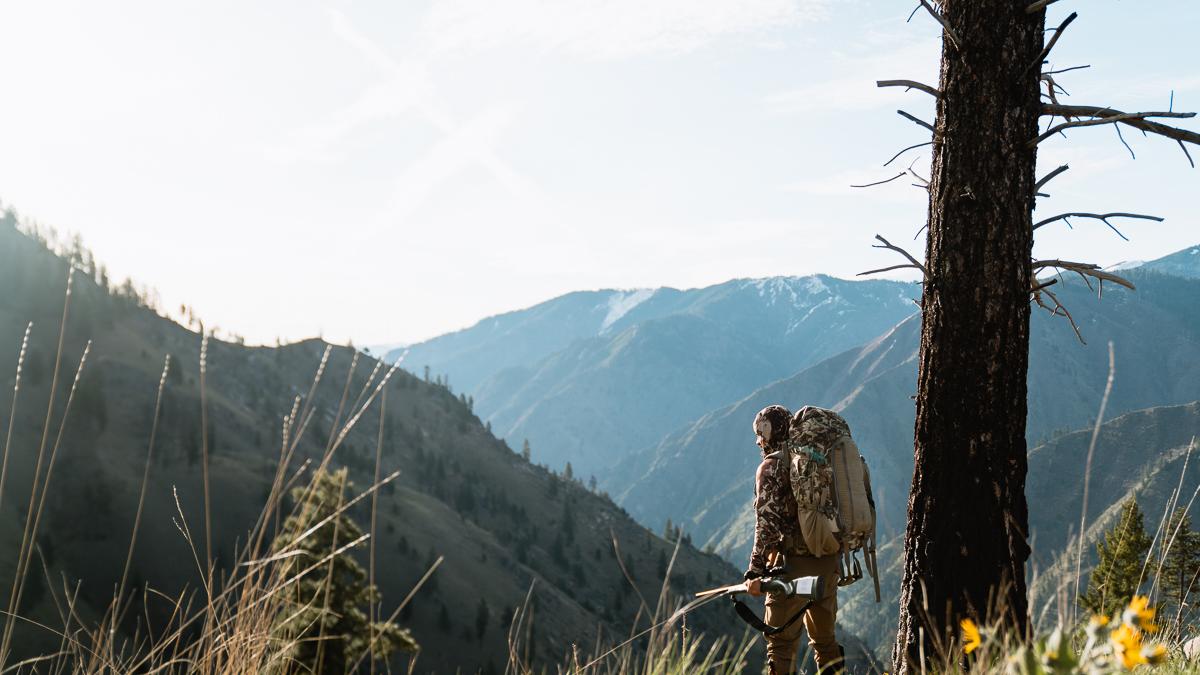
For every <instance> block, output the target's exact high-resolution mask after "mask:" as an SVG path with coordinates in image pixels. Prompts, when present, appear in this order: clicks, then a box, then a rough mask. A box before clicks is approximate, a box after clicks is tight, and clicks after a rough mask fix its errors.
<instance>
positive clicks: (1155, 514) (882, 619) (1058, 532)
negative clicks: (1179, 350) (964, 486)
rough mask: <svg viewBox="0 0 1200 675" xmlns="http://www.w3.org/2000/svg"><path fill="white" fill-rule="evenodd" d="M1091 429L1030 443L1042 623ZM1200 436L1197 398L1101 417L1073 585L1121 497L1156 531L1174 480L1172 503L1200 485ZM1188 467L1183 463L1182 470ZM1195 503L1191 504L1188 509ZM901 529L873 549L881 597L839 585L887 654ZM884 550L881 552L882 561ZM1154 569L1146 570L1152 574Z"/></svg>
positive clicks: (855, 618)
mask: <svg viewBox="0 0 1200 675" xmlns="http://www.w3.org/2000/svg"><path fill="white" fill-rule="evenodd" d="M1091 437H1092V430H1091V429H1083V430H1079V431H1075V432H1071V433H1067V434H1063V435H1061V436H1059V437H1058V438H1056V439H1054V440H1053V441H1050V442H1048V443H1045V444H1043V445H1040V446H1038V447H1036V448H1034V449H1033V450H1031V451H1030V453H1029V479H1028V483H1027V485H1026V492H1027V495H1028V499H1029V526H1030V538H1031V542H1032V544H1033V554H1032V556H1031V559H1030V564H1029V567H1028V569H1029V575H1030V582H1031V584H1030V588H1029V594H1030V596H1029V597H1030V602H1029V606H1030V608H1031V611H1032V612H1033V616H1034V619H1035V621H1037V622H1038V623H1039V624H1040V625H1041V626H1043V627H1044V628H1046V629H1049V628H1050V627H1053V626H1054V625H1056V623H1057V620H1058V617H1057V611H1058V609H1059V606H1060V605H1059V599H1060V594H1061V593H1062V592H1063V590H1064V589H1065V590H1066V591H1067V592H1068V593H1070V592H1072V591H1073V589H1074V579H1075V553H1076V549H1075V545H1076V540H1075V538H1074V537H1075V534H1076V533H1077V532H1078V530H1079V516H1080V509H1081V507H1082V503H1083V500H1082V497H1083V475H1084V469H1085V466H1086V459H1087V451H1088V445H1089V443H1090V441H1091ZM1193 438H1200V402H1193V403H1189V404H1186V405H1179V406H1159V407H1155V408H1148V409H1146V410H1138V411H1135V412H1130V413H1126V414H1124V415H1121V416H1120V417H1117V418H1116V419H1112V420H1110V421H1108V422H1106V423H1105V424H1104V425H1103V426H1102V427H1101V431H1100V435H1099V436H1098V438H1097V443H1096V451H1095V456H1094V457H1093V459H1092V474H1091V481H1090V483H1089V487H1088V510H1087V521H1086V522H1087V531H1086V535H1085V540H1084V549H1083V560H1082V565H1081V577H1082V578H1081V582H1080V588H1086V586H1087V575H1088V574H1089V572H1090V569H1091V566H1092V565H1094V564H1095V550H1096V547H1095V544H1096V542H1097V541H1099V540H1100V539H1101V538H1102V537H1103V535H1104V532H1105V531H1106V530H1107V529H1108V528H1110V527H1112V526H1113V524H1114V523H1115V522H1116V519H1117V517H1118V515H1119V509H1120V505H1121V503H1122V502H1124V501H1125V500H1126V499H1127V498H1130V497H1134V498H1136V499H1137V500H1138V504H1139V505H1140V506H1141V508H1142V512H1143V513H1144V514H1145V518H1146V528H1147V530H1148V531H1149V533H1150V534H1154V532H1155V530H1156V529H1157V528H1158V527H1159V522H1160V521H1161V519H1162V517H1163V515H1164V514H1165V513H1166V509H1167V505H1168V500H1169V499H1170V498H1171V494H1172V492H1173V491H1175V490H1176V489H1179V494H1181V495H1182V496H1181V497H1179V498H1178V501H1177V503H1176V504H1175V505H1176V506H1187V505H1188V501H1189V499H1190V498H1191V496H1192V495H1193V494H1194V493H1195V491H1196V489H1197V487H1200V466H1197V462H1196V460H1197V458H1198V455H1197V451H1200V446H1196V447H1195V448H1194V449H1193V450H1192V452H1191V453H1190V455H1191V456H1190V457H1189V452H1188V448H1189V446H1190V444H1191V442H1192V439H1193ZM1185 468H1186V471H1185ZM1196 511H1197V509H1196V507H1195V506H1193V508H1192V511H1191V513H1192V516H1193V519H1194V518H1195V516H1196ZM901 539H902V537H896V538H894V539H892V540H891V541H889V542H888V543H887V544H886V545H884V546H883V547H881V549H880V554H879V557H880V567H881V571H882V574H881V576H882V581H881V585H882V588H883V591H884V598H883V603H882V604H881V605H877V604H875V601H874V600H875V599H874V595H873V593H870V592H869V589H868V588H866V587H865V584H859V585H858V586H855V587H852V588H850V589H848V590H849V592H848V593H844V594H843V597H842V598H839V601H840V602H841V603H842V608H841V617H842V620H843V621H844V622H845V623H846V625H848V626H852V627H853V629H854V630H855V631H857V632H858V634H860V635H869V636H872V638H873V639H872V640H870V644H871V645H873V646H874V647H875V649H876V650H877V651H876V653H877V654H878V655H879V656H881V657H884V656H886V654H887V652H888V651H889V650H890V648H891V642H892V639H893V636H894V635H895V630H896V607H897V606H898V604H897V602H898V594H899V587H900V572H901V571H902V570H901V566H900V554H901V546H902V545H903V542H902V541H901ZM885 560H886V562H885ZM1154 576H1155V570H1154V569H1150V570H1149V571H1148V573H1147V580H1148V584H1147V587H1148V586H1149V583H1152V581H1153V578H1154Z"/></svg>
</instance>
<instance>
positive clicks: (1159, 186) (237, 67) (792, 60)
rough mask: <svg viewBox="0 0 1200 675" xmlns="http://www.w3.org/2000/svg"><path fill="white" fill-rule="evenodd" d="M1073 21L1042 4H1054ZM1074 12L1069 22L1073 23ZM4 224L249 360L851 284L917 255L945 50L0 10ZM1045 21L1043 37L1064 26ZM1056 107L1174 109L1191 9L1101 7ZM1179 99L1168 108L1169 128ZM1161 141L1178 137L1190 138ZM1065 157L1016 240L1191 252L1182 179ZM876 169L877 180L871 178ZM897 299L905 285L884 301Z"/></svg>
mask: <svg viewBox="0 0 1200 675" xmlns="http://www.w3.org/2000/svg"><path fill="white" fill-rule="evenodd" d="M1063 4H1068V3H1063ZM1076 4H1077V3H1076ZM0 7H3V9H2V10H0V82H2V83H3V89H2V91H3V104H2V105H0V200H2V201H3V203H4V204H5V205H7V206H11V207H13V208H15V209H16V210H17V211H18V212H19V213H21V214H22V215H23V216H24V217H26V218H28V219H31V220H34V221H37V222H40V223H44V224H46V225H50V226H53V227H55V228H57V229H59V230H60V231H63V232H69V233H79V234H80V235H81V236H82V237H83V240H84V242H85V243H86V244H87V245H88V246H89V247H90V248H92V249H93V250H94V251H95V253H96V255H97V257H98V258H99V259H100V260H101V261H103V262H105V263H106V264H107V265H108V267H109V269H110V270H111V273H112V274H113V276H119V277H124V276H131V277H133V278H134V279H135V280H137V281H138V282H141V283H144V284H146V285H149V286H152V287H154V288H156V289H158V291H159V293H160V295H161V297H162V300H163V303H162V304H163V306H164V307H168V308H169V307H176V306H178V305H179V304H180V303H187V304H189V305H191V306H192V307H194V308H195V310H196V312H197V313H198V315H199V316H201V317H203V318H204V319H205V320H206V321H208V322H209V323H210V324H217V325H219V326H221V327H223V328H224V329H226V330H228V331H233V332H237V333H240V334H242V335H245V336H246V337H247V339H248V340H249V341H251V342H264V343H267V342H274V340H275V338H276V337H281V338H283V339H285V340H290V339H297V338H302V337H307V336H312V335H316V334H321V335H323V336H324V337H326V338H329V339H333V340H338V341H345V340H347V339H353V340H354V341H355V342H356V343H358V344H375V343H391V342H400V341H410V340H419V339H424V338H427V337H431V336H433V335H436V334H439V333H443V332H446V331H449V330H454V329H457V328H461V327H465V326H467V325H469V324H472V323H474V322H475V321H477V320H478V319H480V318H483V317H484V316H487V315H490V314H495V313H498V312H502V311H507V310H511V309H516V308H519V307H524V306H528V305H531V304H533V303H536V302H539V301H541V300H545V299H548V298H550V297H553V296H555V295H558V294H561V293H564V292H568V291H572V290H579V289H594V288H602V287H617V288H632V287H647V286H661V285H670V286H676V287H693V286H701V285H707V284H712V283H718V282H721V281H725V280H728V279H730V278H735V277H761V276H770V275H803V274H810V273H816V272H823V273H828V274H832V275H836V276H842V277H850V276H853V275H854V274H856V273H858V272H861V271H863V270H867V269H871V268H875V267H883V266H886V265H889V264H894V263H895V262H896V261H897V259H896V258H894V257H893V254H890V253H887V252H883V251H878V250H874V249H872V248H871V243H872V238H873V236H874V235H875V234H877V233H878V234H882V235H884V236H885V237H888V238H889V239H890V240H892V241H893V242H894V243H898V244H902V245H904V246H906V247H909V248H910V250H912V251H914V252H920V251H923V242H922V241H921V240H915V241H914V239H913V236H914V234H916V233H917V231H918V229H919V228H920V227H921V225H922V223H923V222H924V218H925V207H926V192H925V191H924V190H923V189H921V188H918V187H913V186H912V185H911V184H912V183H913V182H916V181H915V180H914V179H911V178H906V179H903V180H896V181H893V182H891V183H888V184H886V185H881V186H877V187H873V188H866V189H855V188H851V187H849V186H850V185H851V184H854V183H868V182H872V181H878V180H882V179H885V178H890V177H892V176H894V175H895V174H896V173H897V172H898V171H900V170H903V169H905V168H907V167H909V165H910V163H912V162H913V161H914V160H916V162H915V164H913V165H912V168H913V170H914V171H915V172H917V173H918V174H920V175H926V176H927V175H928V173H927V171H928V163H929V152H928V148H919V149H917V150H914V151H911V152H909V153H907V154H905V155H903V156H902V157H901V158H899V159H897V160H896V162H894V163H893V164H892V165H891V166H889V167H886V168H885V167H884V166H882V165H883V163H884V162H885V161H886V160H887V159H888V158H889V157H891V156H892V155H893V154H894V153H895V152H896V151H898V150H900V149H901V148H903V147H905V146H909V145H913V144H916V143H920V142H922V141H925V140H927V138H928V134H927V132H925V131H924V130H923V129H921V128H920V127H918V126H916V125H914V124H912V123H911V122H908V121H906V120H904V119H902V118H900V117H899V116H898V115H896V113H895V110H896V109H897V108H903V109H904V110H906V111H908V112H910V113H912V114H914V115H916V116H918V117H922V118H924V119H926V120H932V116H933V112H932V99H931V98H930V97H928V96H926V95H924V94H921V93H919V92H908V93H905V92H904V91H902V90H899V89H877V88H876V87H875V85H874V82H875V80H877V79H889V78H909V79H916V80H921V81H924V82H928V83H930V84H936V80H937V59H938V55H939V48H940V40H939V30H938V27H937V25H936V24H935V23H934V22H933V20H932V19H931V18H930V17H929V16H928V15H927V14H924V13H918V14H917V15H915V16H914V17H913V18H912V20H911V21H910V22H906V18H907V17H908V15H909V12H910V11H911V10H912V5H911V4H910V3H897V2H883V1H881V0H858V1H845V2H839V1H837V0H656V1H653V2H646V1H645V0H616V1H614V2H603V3H597V2H590V1H588V0H506V1H504V2H496V1H494V0H493V1H488V0H478V1H475V0H432V2H405V3H394V2H390V3H388V2H378V3H369V2H368V3H360V2H354V3H350V2H310V1H306V0H302V1H300V2H292V1H276V2H254V3H246V2H229V1H226V0H212V1H209V2H204V3H167V2H161V1H153V2H151V1H143V2H127V3H121V4H120V5H119V6H118V5H114V4H112V3H97V2H15V1H5V2H3V3H0ZM1058 7H1059V5H1052V6H1051V7H1050V16H1049V17H1048V20H1047V23H1048V24H1051V25H1056V24H1057V23H1058V22H1059V21H1060V20H1061V18H1062V16H1063V15H1064V14H1065V12H1066V11H1068V10H1059V9H1058ZM1074 9H1077V10H1078V11H1079V12H1080V18H1079V19H1078V20H1077V21H1076V22H1075V23H1074V24H1073V25H1072V26H1071V28H1070V29H1069V30H1068V31H1067V33H1066V34H1065V35H1064V36H1063V38H1062V41H1061V42H1060V43H1059V45H1058V46H1057V47H1056V48H1055V50H1054V53H1053V66H1055V67H1059V68H1061V67H1068V66H1076V65H1084V64H1090V65H1091V68H1089V69H1084V70H1079V71H1074V72H1071V73H1066V74H1064V75H1062V76H1061V83H1062V84H1063V86H1065V88H1066V89H1067V90H1068V91H1069V92H1070V93H1071V95H1072V96H1071V97H1070V99H1069V101H1070V102H1072V103H1077V104H1095V105H1102V106H1111V107H1113V108H1118V109H1121V110H1127V111H1128V110H1135V109H1136V110H1151V109H1153V110H1164V109H1166V108H1167V107H1168V105H1173V106H1174V109H1175V110H1198V109H1200V56H1198V53H1200V52H1197V50H1196V44H1195V39H1196V35H1195V31H1196V26H1200V3H1197V2H1195V0H1163V1H1161V2H1154V3H1139V2H1118V1H1116V0H1097V1H1096V2H1091V3H1087V4H1086V6H1079V7H1075V8H1074ZM1172 92H1173V103H1172V102H1171V101H1172V98H1171V97H1172ZM1181 126H1184V127H1186V128H1189V129H1200V125H1198V124H1197V123H1196V122H1195V121H1194V120H1182V124H1181ZM1125 140H1127V141H1128V142H1129V144H1130V145H1131V146H1132V148H1133V151H1134V152H1135V153H1136V155H1137V159H1136V160H1134V159H1132V158H1131V157H1130V154H1129V152H1128V151H1127V150H1126V149H1125V148H1124V147H1123V146H1122V145H1121V142H1120V141H1119V140H1118V138H1117V136H1116V133H1115V132H1114V129H1113V127H1111V126H1104V127H1098V128H1092V129H1075V130H1072V131H1071V132H1070V133H1069V137H1068V138H1061V137H1060V138H1056V139H1052V140H1050V141H1048V142H1046V143H1045V144H1043V146H1042V150H1041V152H1040V156H1041V169H1040V171H1039V172H1040V173H1043V174H1044V173H1046V172H1048V171H1049V170H1050V169H1052V168H1054V167H1056V166H1058V165H1060V164H1069V165H1070V167H1071V168H1070V170H1069V171H1067V172H1066V173H1065V174H1063V175H1062V176H1059V177H1058V178H1055V179H1054V181H1053V182H1051V183H1050V184H1049V185H1047V187H1046V192H1049V193H1050V194H1051V195H1052V198H1051V199H1049V200H1045V199H1043V200H1041V202H1040V203H1039V207H1038V209H1039V213H1042V214H1047V215H1050V214H1054V213H1058V212H1062V211H1096V212H1102V211H1134V212H1141V213H1151V214H1155V215H1159V216H1163V217H1165V218H1166V221H1165V222H1163V223H1147V222H1142V221H1132V222H1127V223H1123V225H1124V227H1123V228H1122V231H1123V232H1124V233H1125V234H1126V235H1127V236H1129V238H1130V240H1131V241H1129V242H1125V241H1122V240H1121V239H1120V238H1118V237H1117V235H1116V234H1114V233H1113V232H1112V231H1110V230H1109V229H1108V228H1106V227H1105V226H1104V225H1103V224H1102V223H1099V222H1094V221H1078V222H1076V223H1074V225H1075V228H1074V229H1073V230H1069V229H1067V228H1066V227H1065V226H1063V225H1061V224H1058V225H1055V226H1052V227H1047V228H1045V229H1044V230H1039V232H1038V243H1037V250H1036V253H1037V255H1038V256H1039V257H1058V258H1068V259H1079V260H1087V261H1092V262H1098V263H1101V264H1104V265H1110V264H1115V263H1118V262H1121V261H1124V260H1130V259H1149V258H1155V257H1159V256H1162V255H1165V254H1167V253H1170V252H1172V251H1175V250H1178V249H1181V248H1184V247H1186V246H1190V245H1193V244H1196V243H1197V242H1200V228H1198V227H1197V225H1200V223H1197V213H1198V211H1197V209H1196V207H1195V197H1196V194H1197V188H1198V187H1200V169H1192V168H1190V167H1189V165H1188V162H1187V159H1186V158H1185V157H1184V155H1183V153H1182V152H1181V151H1180V149H1179V147H1178V146H1177V145H1175V144H1174V143H1171V142H1170V141H1167V140H1166V139H1163V138H1158V137H1151V138H1144V137H1142V136H1141V135H1140V134H1135V133H1132V132H1130V131H1126V132H1125ZM897 167H898V168H897ZM898 278H905V277H903V276H902V275H901V276H900V277H898Z"/></svg>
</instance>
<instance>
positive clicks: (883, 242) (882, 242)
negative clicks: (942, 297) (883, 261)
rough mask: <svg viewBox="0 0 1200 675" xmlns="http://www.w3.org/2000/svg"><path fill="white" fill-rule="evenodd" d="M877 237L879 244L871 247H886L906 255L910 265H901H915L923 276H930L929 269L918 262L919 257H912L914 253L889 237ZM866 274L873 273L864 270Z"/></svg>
mask: <svg viewBox="0 0 1200 675" xmlns="http://www.w3.org/2000/svg"><path fill="white" fill-rule="evenodd" d="M875 238H876V239H878V240H879V242H880V243H879V244H871V248H885V249H888V250H889V251H895V252H896V253H899V254H900V255H902V256H904V257H905V258H906V259H907V260H908V262H909V264H908V265H901V266H900V267H915V268H917V269H919V270H921V275H922V276H925V277H928V276H929V272H928V270H926V269H925V266H924V265H922V264H921V263H919V262H917V259H916V258H914V257H912V255H910V254H909V252H908V251H905V250H904V249H902V248H900V247H899V246H895V245H893V244H892V242H890V241H888V240H887V239H884V238H883V237H881V236H879V235H878V234H877V235H875ZM892 269H899V268H898V267H897V268H892ZM876 271H882V270H876ZM864 274H872V273H871V272H864Z"/></svg>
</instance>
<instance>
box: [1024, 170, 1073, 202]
mask: <svg viewBox="0 0 1200 675" xmlns="http://www.w3.org/2000/svg"><path fill="white" fill-rule="evenodd" d="M1069 168H1071V167H1069V166H1067V165H1066V164H1063V165H1062V166H1060V167H1058V168H1057V169H1055V170H1053V171H1051V172H1050V173H1048V174H1046V175H1045V176H1044V177H1043V178H1042V179H1041V180H1039V181H1038V182H1037V183H1035V184H1034V186H1033V191H1034V192H1035V193H1036V192H1038V191H1039V190H1041V189H1042V186H1043V185H1045V184H1046V183H1049V182H1050V181H1051V180H1053V179H1054V177H1055V176H1057V175H1058V174H1060V173H1062V172H1064V171H1066V170H1067V169H1069ZM1039 196H1047V195H1041V194H1039Z"/></svg>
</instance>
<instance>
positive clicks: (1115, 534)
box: [1079, 497, 1151, 617]
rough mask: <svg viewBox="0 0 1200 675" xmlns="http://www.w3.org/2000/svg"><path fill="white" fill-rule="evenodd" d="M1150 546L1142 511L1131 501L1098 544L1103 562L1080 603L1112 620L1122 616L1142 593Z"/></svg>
mask: <svg viewBox="0 0 1200 675" xmlns="http://www.w3.org/2000/svg"><path fill="white" fill-rule="evenodd" d="M1150 544H1151V541H1150V537H1148V536H1146V529H1145V526H1144V525H1143V523H1142V510H1141V509H1140V508H1138V504H1137V500H1136V499H1134V498H1132V497H1131V498H1129V499H1128V500H1126V501H1125V503H1124V504H1122V505H1121V518H1120V519H1119V520H1118V521H1117V524H1116V525H1114V526H1113V528H1112V529H1111V530H1109V531H1108V532H1106V533H1105V534H1104V541H1102V542H1097V544H1096V555H1097V557H1098V558H1099V561H1098V562H1097V563H1096V567H1095V568H1094V569H1093V570H1092V574H1091V576H1090V577H1089V579H1088V588H1087V592H1086V593H1085V594H1084V595H1083V597H1082V598H1080V599H1079V601H1080V603H1081V604H1082V605H1083V606H1084V607H1086V608H1087V609H1089V610H1090V611H1092V612H1095V613H1098V614H1104V615H1106V616H1110V617H1111V616H1113V615H1114V612H1119V611H1120V608H1121V607H1122V606H1124V605H1125V604H1127V603H1128V602H1129V600H1130V598H1132V597H1133V596H1134V594H1136V593H1137V591H1138V582H1139V581H1140V580H1141V578H1142V567H1143V565H1145V562H1146V554H1147V553H1148V552H1149V551H1150Z"/></svg>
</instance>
